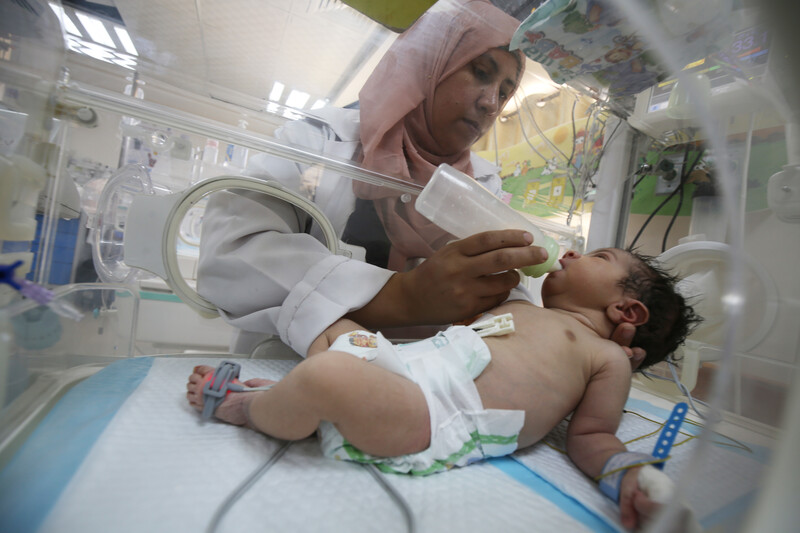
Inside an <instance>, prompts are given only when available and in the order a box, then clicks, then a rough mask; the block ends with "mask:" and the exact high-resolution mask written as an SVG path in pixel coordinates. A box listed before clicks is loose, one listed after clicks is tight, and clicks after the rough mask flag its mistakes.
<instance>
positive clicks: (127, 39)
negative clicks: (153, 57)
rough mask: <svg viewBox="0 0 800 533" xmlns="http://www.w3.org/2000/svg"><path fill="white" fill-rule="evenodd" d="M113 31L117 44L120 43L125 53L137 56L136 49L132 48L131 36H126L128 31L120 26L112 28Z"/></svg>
mask: <svg viewBox="0 0 800 533" xmlns="http://www.w3.org/2000/svg"><path fill="white" fill-rule="evenodd" d="M114 31H115V32H116V33H117V37H119V42H120V43H122V47H123V48H125V51H126V52H128V53H129V54H130V55H132V56H138V55H139V52H137V51H136V47H135V46H133V41H132V40H131V36H130V35H129V34H128V30H126V29H125V28H122V27H120V26H114Z"/></svg>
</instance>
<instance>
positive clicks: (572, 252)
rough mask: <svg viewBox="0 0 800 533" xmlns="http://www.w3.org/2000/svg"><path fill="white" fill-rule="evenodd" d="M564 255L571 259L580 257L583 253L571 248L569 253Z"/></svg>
mask: <svg viewBox="0 0 800 533" xmlns="http://www.w3.org/2000/svg"><path fill="white" fill-rule="evenodd" d="M563 257H567V258H569V259H580V257H581V254H579V253H578V252H576V251H575V250H570V251H568V252H567V253H565V254H564V256H563Z"/></svg>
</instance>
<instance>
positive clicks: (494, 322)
mask: <svg viewBox="0 0 800 533" xmlns="http://www.w3.org/2000/svg"><path fill="white" fill-rule="evenodd" d="M469 327H470V329H472V330H473V331H475V333H477V334H478V336H479V337H500V336H503V335H508V334H509V333H514V317H513V316H512V315H511V313H505V314H502V315H498V316H496V317H493V318H491V319H489V320H484V321H483V322H478V323H477V324H472V325H471V326H469Z"/></svg>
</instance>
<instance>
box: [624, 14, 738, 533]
mask: <svg viewBox="0 0 800 533" xmlns="http://www.w3.org/2000/svg"><path fill="white" fill-rule="evenodd" d="M611 3H612V4H613V5H614V6H615V7H616V8H617V9H618V10H619V11H620V14H622V15H623V16H625V17H626V18H627V19H628V20H629V21H631V22H632V23H633V24H634V25H635V26H636V27H637V28H638V29H639V30H641V31H640V33H639V35H640V36H641V38H642V39H644V40H645V41H647V43H648V44H649V47H650V48H652V50H653V52H654V53H655V54H656V55H657V58H658V60H659V61H660V62H661V64H663V65H665V66H666V67H667V68H668V69H669V71H670V72H671V73H673V75H675V76H676V77H677V78H678V80H679V82H680V83H681V84H682V85H684V86H685V88H686V90H687V92H689V93H691V94H692V95H693V96H694V97H693V98H690V103H691V104H690V105H692V107H693V111H694V116H695V119H696V121H697V122H698V123H699V124H700V125H701V127H702V129H703V132H704V133H705V135H706V136H707V138H708V142H709V145H710V147H711V149H712V150H713V152H714V155H715V159H717V160H719V161H729V151H728V147H727V143H726V138H725V131H724V130H723V127H724V124H721V123H720V122H721V121H718V120H715V119H714V116H713V115H712V113H711V108H710V107H709V106H698V105H697V102H700V101H702V98H700V97H699V94H700V87H699V86H698V84H697V82H696V81H695V80H694V79H692V78H691V76H689V75H688V74H687V73H686V72H685V71H684V70H683V67H684V66H685V65H682V64H681V63H680V61H679V60H678V58H677V57H676V55H675V54H673V53H672V52H673V51H672V50H671V48H670V46H671V44H670V40H669V37H668V36H667V34H666V33H665V31H664V29H663V26H662V25H661V23H660V22H659V21H658V20H656V17H654V16H653V14H652V11H650V10H648V9H647V8H642V7H641V4H638V3H637V2H636V1H635V0H611ZM673 3H674V2H672V1H665V2H664V3H663V4H660V7H661V8H663V9H665V10H669V8H671V7H675V9H674V10H673V11H674V12H676V13H681V12H682V11H683V12H685V11H684V10H683V9H680V8H681V7H685V5H684V6H681V5H675V6H671V5H670V4H673ZM653 5H656V4H653ZM712 6H713V7H717V8H718V9H719V11H720V13H726V11H727V12H728V13H729V9H728V10H726V9H724V7H729V6H730V2H728V1H721V2H718V3H714V4H712ZM720 16H722V15H720ZM745 172H746V171H745ZM718 179H719V182H720V183H721V184H722V186H721V187H720V193H721V196H722V200H723V207H724V210H725V217H726V219H727V222H728V228H729V233H728V234H729V241H730V253H731V258H730V262H729V263H728V278H727V280H726V284H725V288H724V292H725V296H724V298H723V299H724V300H726V301H727V302H728V305H727V306H726V309H725V318H726V324H725V326H726V327H725V338H724V341H723V346H722V348H723V350H722V353H723V356H722V363H723V364H721V365H720V372H719V374H718V376H717V378H716V379H715V382H714V385H713V391H712V397H711V405H712V406H713V407H714V408H717V409H718V406H719V405H720V403H721V402H722V400H723V396H724V393H725V388H726V386H727V385H728V383H729V381H730V374H731V366H732V365H733V363H734V362H733V361H732V360H731V357H730V356H731V354H732V353H733V350H734V349H735V332H736V328H737V325H738V323H739V321H740V319H741V314H742V306H743V304H744V296H743V294H742V290H741V287H742V282H743V273H742V268H743V267H742V265H743V264H744V260H743V252H742V239H743V235H742V228H741V226H740V224H738V223H737V220H736V216H737V215H739V216H741V213H740V212H739V210H738V209H737V206H738V198H739V194H740V190H741V187H742V186H743V183H742V180H739V179H737V178H736V176H734V175H733V172H732V171H731V168H730V166H729V165H720V166H719V168H718ZM711 426H712V424H709V425H707V426H706V428H705V430H704V431H703V433H702V435H701V438H700V445H699V446H698V449H697V451H696V452H695V454H694V455H693V456H692V459H691V463H690V464H689V465H687V466H686V467H685V469H684V475H682V476H681V478H680V479H679V481H678V484H677V486H676V489H677V490H676V493H679V494H680V493H682V492H683V493H685V491H686V490H687V489H688V485H689V484H690V483H691V482H692V481H693V480H691V479H689V475H688V474H689V473H692V472H702V471H703V463H702V461H703V460H704V458H705V457H706V456H707V455H708V454H707V451H708V448H709V446H710V440H711V439H710V436H711V431H712V430H713V427H711ZM698 482H699V483H702V481H698ZM677 500H678V499H677V498H676V499H673V501H672V502H670V505H669V507H668V509H667V510H666V512H665V513H662V514H661V515H660V519H659V520H658V521H657V522H656V523H654V524H652V526H651V527H650V528H649V531H651V532H663V531H671V530H672V528H673V527H674V524H675V520H676V518H677V516H678V515H679V513H680V512H681V509H680V505H679V503H678V501H677Z"/></svg>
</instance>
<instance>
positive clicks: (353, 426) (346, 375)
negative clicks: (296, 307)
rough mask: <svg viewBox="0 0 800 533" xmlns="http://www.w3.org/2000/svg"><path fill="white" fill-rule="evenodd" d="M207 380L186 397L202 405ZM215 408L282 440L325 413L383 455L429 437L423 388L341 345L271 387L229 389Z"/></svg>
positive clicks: (305, 430) (351, 437) (193, 384)
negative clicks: (228, 392)
mask: <svg viewBox="0 0 800 533" xmlns="http://www.w3.org/2000/svg"><path fill="white" fill-rule="evenodd" d="M192 377H193V378H194V377H195V374H193V375H192ZM200 381H202V383H200ZM203 383H205V381H204V380H202V379H200V378H195V379H194V380H192V378H190V382H189V385H188V388H189V394H187V396H189V401H190V403H192V405H193V406H195V408H197V409H198V410H199V409H202V400H203V398H202V384H203ZM198 390H199V393H198ZM214 414H215V416H217V417H218V418H222V419H223V420H226V421H230V422H231V423H238V424H244V423H245V422H247V421H249V422H250V424H251V425H252V427H254V429H257V430H259V431H261V432H263V433H266V434H267V435H270V436H272V437H276V438H279V439H285V440H298V439H303V438H306V437H308V436H310V435H312V434H313V433H314V432H315V431H316V429H317V427H318V426H319V423H320V422H321V421H323V420H326V421H328V422H331V423H333V424H334V425H335V426H336V427H337V429H338V430H339V431H340V432H341V433H342V435H343V436H344V438H345V439H347V440H348V441H349V442H350V443H352V444H353V445H354V446H356V447H357V448H359V449H361V450H362V451H364V452H367V453H370V454H372V455H378V456H387V457H388V456H395V455H403V454H408V453H415V452H419V451H422V450H424V449H426V448H427V447H428V445H429V441H430V416H429V414H428V405H427V402H426V401H425V396H424V395H423V394H422V390H421V389H420V388H419V387H418V386H417V385H416V384H415V383H413V382H412V381H409V380H407V379H405V378H403V377H401V376H398V375H397V374H394V373H392V372H389V371H388V370H384V369H383V368H380V367H377V366H374V365H372V364H370V363H367V362H365V361H363V360H361V359H359V358H357V357H353V356H352V355H350V354H347V353H344V352H323V353H320V354H318V355H315V356H314V357H312V358H310V359H307V360H305V361H303V362H302V363H300V364H299V365H297V367H295V368H294V370H292V371H291V372H290V373H289V374H288V375H287V376H286V377H285V378H283V380H281V381H280V382H279V383H278V384H276V385H275V386H274V387H273V388H272V389H270V390H268V391H261V392H242V393H231V394H229V395H228V396H227V398H226V399H225V401H224V402H223V403H222V405H220V407H218V408H217V410H216V412H215V413H214ZM248 415H249V419H248Z"/></svg>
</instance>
